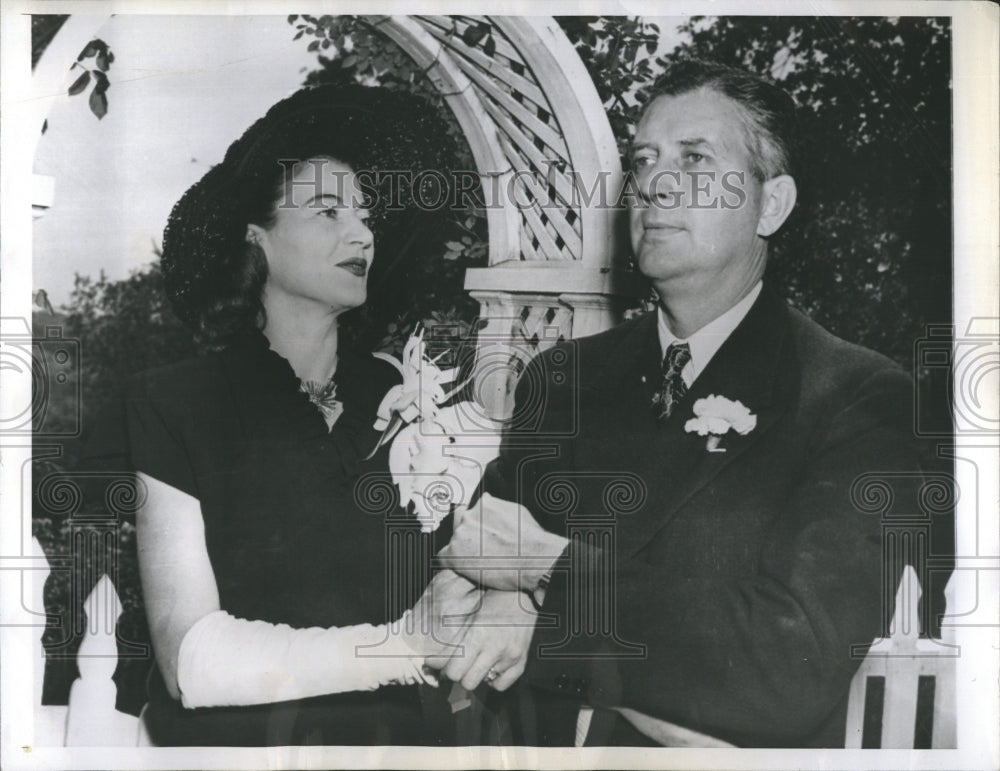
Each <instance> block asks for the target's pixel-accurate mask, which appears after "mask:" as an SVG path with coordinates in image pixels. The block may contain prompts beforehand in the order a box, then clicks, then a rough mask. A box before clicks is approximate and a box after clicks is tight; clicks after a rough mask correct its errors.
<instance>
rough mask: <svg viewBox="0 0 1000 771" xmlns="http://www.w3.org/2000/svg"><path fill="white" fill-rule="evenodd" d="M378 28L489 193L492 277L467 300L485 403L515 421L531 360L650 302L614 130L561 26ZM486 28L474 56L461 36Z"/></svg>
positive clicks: (400, 24) (505, 21)
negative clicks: (627, 218)
mask: <svg viewBox="0 0 1000 771" xmlns="http://www.w3.org/2000/svg"><path fill="white" fill-rule="evenodd" d="M372 24H373V25H374V26H375V27H376V28H377V29H378V30H379V31H381V32H383V33H385V34H386V35H387V36H388V37H389V38H391V39H392V40H393V41H394V42H396V43H397V44H398V45H399V46H400V47H401V48H402V49H403V50H405V51H406V52H407V53H408V54H409V55H410V56H412V57H413V59H414V60H415V61H416V62H417V64H418V65H420V66H421V67H423V68H424V69H425V71H426V72H427V75H428V77H429V78H430V79H431V81H432V82H433V83H434V85H435V86H436V88H437V89H438V91H439V92H440V93H441V94H443V95H444V98H445V100H446V102H447V103H448V105H449V106H450V107H451V109H452V111H453V112H454V114H455V117H456V118H457V120H458V122H459V125H460V126H461V128H462V131H463V132H464V134H465V137H466V139H467V140H468V142H469V145H470V147H471V149H472V153H473V156H474V158H475V161H476V165H477V167H478V169H477V170H478V172H479V174H480V175H481V178H482V180H483V193H484V197H485V198H486V200H487V224H488V227H489V267H486V268H476V269H470V270H469V271H468V272H467V274H466V280H465V288H466V289H467V290H468V291H469V292H470V293H471V295H472V296H473V297H474V298H475V299H477V300H478V301H479V303H480V305H481V308H482V316H483V317H484V318H485V320H486V321H487V325H486V327H485V328H484V329H482V330H481V331H480V344H479V351H478V358H479V369H478V381H477V393H478V397H479V399H480V400H481V401H482V402H483V403H484V404H485V405H486V406H487V408H488V409H490V411H491V412H493V413H494V414H496V415H503V414H507V413H508V412H509V410H510V408H511V406H512V405H511V395H512V386H513V383H514V380H515V378H516V375H517V373H518V372H519V370H520V368H521V366H523V364H524V360H525V359H526V358H528V357H530V356H531V355H533V354H534V353H536V352H537V351H538V350H539V349H543V348H545V347H547V346H548V345H551V344H553V343H554V342H556V341H557V340H559V339H562V338H569V337H579V336H582V335H587V334H591V333H594V332H599V331H601V330H603V329H607V328H608V327H610V326H612V325H613V324H614V323H616V322H617V321H618V320H619V318H620V312H621V310H622V308H623V307H624V306H626V305H629V304H634V303H635V301H636V300H637V298H639V297H640V296H641V295H642V294H643V286H642V281H641V279H640V278H639V277H638V276H637V275H636V274H635V273H633V272H630V271H629V270H627V269H626V266H625V261H624V254H623V248H624V245H625V238H624V232H623V231H622V229H621V225H622V212H621V211H617V210H615V209H614V208H613V206H611V205H610V204H612V203H614V202H615V200H616V199H617V197H618V193H619V191H620V189H621V185H622V171H621V161H620V158H619V154H618V149H617V145H616V142H615V138H614V135H613V134H612V132H611V126H610V124H609V123H608V119H607V115H606V114H605V111H604V108H603V106H602V104H601V100H600V98H599V97H598V95H597V91H596V89H595V87H594V84H593V82H592V80H591V78H590V76H589V74H588V73H587V71H586V69H585V68H584V66H583V62H582V61H581V60H580V58H579V56H577V53H576V51H575V50H574V49H573V46H572V44H571V43H570V41H569V40H568V39H567V38H566V36H565V34H563V32H562V30H561V29H560V28H559V26H558V25H557V24H556V23H555V21H554V20H553V19H552V18H551V17H539V18H527V17H512V16H413V17H405V16H385V17H377V18H374V19H373V20H372ZM480 24H489V25H490V26H491V28H492V31H491V34H490V36H489V37H488V38H483V39H482V40H481V41H480V42H478V43H476V44H475V45H469V44H467V43H466V42H465V41H464V40H463V35H462V33H463V32H464V31H465V30H466V28H468V27H469V26H470V25H480ZM487 41H489V42H487ZM595 190H596V191H597V192H596V193H595V192H594V191H595ZM591 195H594V198H593V199H592V200H591V201H590V202H589V205H588V197H589V196H591Z"/></svg>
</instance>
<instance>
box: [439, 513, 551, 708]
mask: <svg viewBox="0 0 1000 771" xmlns="http://www.w3.org/2000/svg"><path fill="white" fill-rule="evenodd" d="M454 516H455V520H454V530H453V535H452V539H451V542H450V543H449V544H448V545H447V546H446V547H445V548H444V549H442V550H441V552H439V553H438V558H439V559H440V560H441V562H442V563H443V564H445V565H447V566H448V567H449V568H450V570H445V571H444V572H443V573H442V574H441V575H444V576H448V578H446V579H437V578H436V579H435V580H442V581H444V582H445V583H444V585H445V586H447V587H448V591H444V592H438V593H437V594H436V596H434V597H433V598H431V602H432V603H433V605H432V606H433V616H434V617H435V618H440V619H445V618H448V619H451V620H452V624H454V623H455V620H456V619H459V618H462V619H464V623H462V625H461V628H460V629H459V630H458V631H457V633H456V632H455V627H454V626H452V627H451V633H450V635H449V640H450V645H448V646H447V647H446V648H445V649H442V650H441V652H440V653H439V654H438V655H430V656H427V657H426V659H425V663H426V665H427V666H429V667H432V668H434V669H439V670H441V673H442V674H444V675H445V676H446V677H448V678H449V679H450V680H452V681H453V682H458V683H461V685H462V686H463V687H464V688H466V689H467V690H473V689H474V688H476V687H477V686H478V685H479V684H480V683H481V682H482V681H483V680H486V681H487V682H488V683H489V684H490V686H491V687H492V688H494V689H496V690H498V691H503V690H506V689H507V688H509V687H510V686H511V685H512V684H513V683H514V682H515V681H516V680H517V678H518V677H520V676H521V674H522V673H523V672H524V667H525V664H526V662H527V658H528V651H529V646H530V644H531V639H532V637H533V635H534V628H535V620H536V618H537V615H538V614H537V611H536V610H535V609H534V606H533V603H532V602H531V600H530V598H529V597H528V596H527V595H526V594H525V591H530V590H533V589H535V587H537V586H538V582H539V579H540V578H541V576H543V575H544V574H545V573H546V572H548V571H549V570H550V569H551V567H552V565H553V563H554V562H555V561H556V559H557V558H558V557H559V555H560V554H561V553H562V552H563V550H564V549H565V547H566V544H567V543H568V542H567V540H566V539H565V538H562V537H560V536H557V535H554V534H552V533H549V532H548V531H546V530H545V529H544V528H542V527H541V526H540V525H539V524H538V522H536V521H535V519H534V518H533V517H532V516H531V514H530V513H529V512H528V510H527V509H526V508H524V507H523V506H520V505H518V504H516V503H511V502H508V501H504V500H500V499H498V498H494V497H493V496H491V495H489V494H484V495H483V496H482V498H481V499H480V500H479V501H478V502H477V504H476V505H475V506H473V507H471V508H467V507H459V508H458V509H457V510H456V512H455V514H454ZM452 571H454V572H452ZM463 581H464V582H465V583H464V584H462V583H460V582H463ZM459 586H461V587H462V588H461V589H458V588H457V587H459ZM479 587H484V588H485V591H482V590H480V589H479ZM473 597H474V598H475V600H476V602H477V603H478V604H477V607H475V608H474V609H473V610H472V611H471V612H470V610H469V603H470V600H471V599H472V598H473ZM422 601H423V600H422Z"/></svg>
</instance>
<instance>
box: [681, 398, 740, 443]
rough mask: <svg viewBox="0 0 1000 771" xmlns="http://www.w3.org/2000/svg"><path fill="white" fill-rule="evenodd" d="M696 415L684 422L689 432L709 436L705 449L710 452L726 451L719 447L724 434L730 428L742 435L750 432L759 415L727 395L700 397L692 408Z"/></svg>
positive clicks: (685, 428)
mask: <svg viewBox="0 0 1000 771" xmlns="http://www.w3.org/2000/svg"><path fill="white" fill-rule="evenodd" d="M692 411H693V412H694V415H695V416H694V417H693V418H691V420H689V421H688V422H687V423H685V424H684V430H685V431H687V432H688V433H696V434H698V436H707V437H708V441H707V442H706V444H705V449H707V450H708V451H709V452H725V451H726V450H725V448H724V447H719V442H720V441H722V437H723V435H725V434H726V433H728V432H729V431H730V430H732V431H735V432H736V433H737V434H739V435H740V436H745V435H746V434H749V433H750V432H751V431H753V430H754V428H755V427H756V426H757V416H756V415H754V414H753V413H752V412H750V410H749V409H748V408H747V407H746V406H745V405H744V404H743V403H742V402H738V401H733V400H732V399H727V398H726V397H725V396H706V397H705V398H704V399H698V401H696V402H695V403H694V407H693V408H692Z"/></svg>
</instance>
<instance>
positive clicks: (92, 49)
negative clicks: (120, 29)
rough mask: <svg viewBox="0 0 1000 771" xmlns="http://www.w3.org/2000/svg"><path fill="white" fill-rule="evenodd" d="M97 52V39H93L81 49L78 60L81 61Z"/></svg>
mask: <svg viewBox="0 0 1000 771" xmlns="http://www.w3.org/2000/svg"><path fill="white" fill-rule="evenodd" d="M96 54H97V41H96V40H91V41H90V42H89V43H87V45H85V46H84V47H83V50H82V51H80V55H79V56H78V57H76V60H77V61H80V60H81V59H86V58H88V57H90V56H95V55H96Z"/></svg>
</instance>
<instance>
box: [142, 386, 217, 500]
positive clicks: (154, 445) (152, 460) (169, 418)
mask: <svg viewBox="0 0 1000 771" xmlns="http://www.w3.org/2000/svg"><path fill="white" fill-rule="evenodd" d="M130 386H131V387H130V388H129V389H128V391H127V392H126V395H125V429H126V435H127V444H128V455H129V460H130V463H131V466H132V468H133V470H135V471H137V472H138V471H141V472H142V473H143V474H146V475H148V476H151V477H153V478H155V479H158V480H159V481H161V482H164V483H166V484H168V485H170V486H171V487H175V488H177V489H178V490H182V491H183V492H185V493H187V494H188V495H192V496H194V497H196V498H197V497H199V496H198V487H197V484H196V482H195V474H194V468H193V464H192V462H191V458H190V454H189V452H188V449H187V447H186V444H185V437H190V436H191V431H190V430H189V428H190V427H189V426H187V425H186V424H187V423H189V422H190V420H191V418H190V417H189V416H188V412H187V410H186V409H185V405H184V404H183V403H182V399H181V398H180V397H179V396H172V395H170V394H169V393H168V394H163V393H161V392H162V390H165V389H160V388H157V387H156V381H155V379H153V378H151V377H150V376H148V375H147V376H140V377H138V378H136V379H135V380H133V381H132V383H130Z"/></svg>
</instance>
